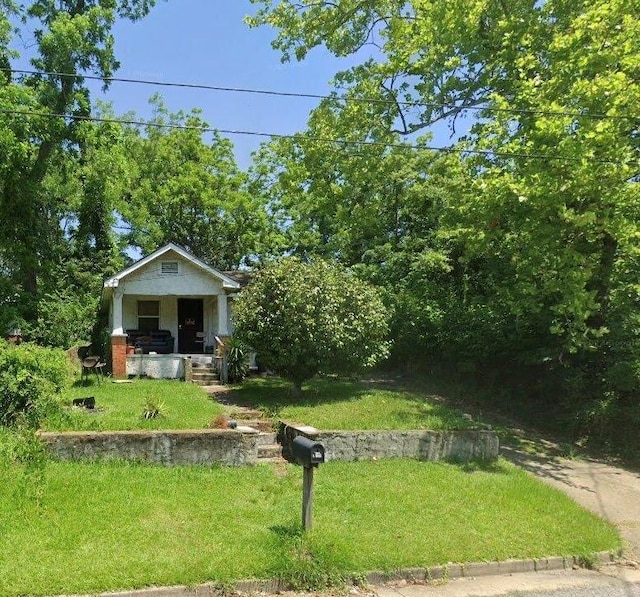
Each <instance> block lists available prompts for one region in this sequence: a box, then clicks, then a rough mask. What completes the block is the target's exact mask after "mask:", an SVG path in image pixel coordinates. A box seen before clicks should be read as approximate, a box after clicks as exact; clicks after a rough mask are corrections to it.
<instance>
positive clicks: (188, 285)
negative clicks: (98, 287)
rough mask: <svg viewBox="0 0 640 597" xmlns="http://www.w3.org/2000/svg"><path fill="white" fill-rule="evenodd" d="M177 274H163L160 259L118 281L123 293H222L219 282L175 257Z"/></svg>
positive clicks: (160, 294)
mask: <svg viewBox="0 0 640 597" xmlns="http://www.w3.org/2000/svg"><path fill="white" fill-rule="evenodd" d="M176 261H178V273H177V274H163V273H162V260H160V259H159V260H156V261H152V262H151V263H148V264H147V265H145V266H143V267H141V268H140V269H139V270H137V271H135V272H133V273H132V274H131V275H129V276H127V277H126V279H124V280H122V282H121V283H120V288H121V289H122V290H124V292H125V293H126V294H140V295H148V296H166V295H173V296H185V297H188V296H202V295H215V294H222V293H223V292H224V291H223V289H222V282H221V281H220V280H216V279H215V278H213V277H212V276H210V275H207V274H205V273H204V272H203V271H202V270H201V269H200V268H199V267H196V266H195V265H193V264H192V263H190V262H188V261H185V260H184V259H182V258H177V259H176Z"/></svg>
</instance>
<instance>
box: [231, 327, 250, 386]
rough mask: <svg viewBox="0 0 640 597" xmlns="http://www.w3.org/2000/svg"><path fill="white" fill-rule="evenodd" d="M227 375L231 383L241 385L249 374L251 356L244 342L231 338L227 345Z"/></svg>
mask: <svg viewBox="0 0 640 597" xmlns="http://www.w3.org/2000/svg"><path fill="white" fill-rule="evenodd" d="M225 352H226V356H227V375H228V377H229V382H230V383H241V382H242V381H243V380H244V378H245V377H247V374H248V373H249V355H248V350H247V347H246V345H245V344H244V342H242V341H240V340H238V338H235V337H232V338H230V339H229V340H228V341H227V343H226V345H225Z"/></svg>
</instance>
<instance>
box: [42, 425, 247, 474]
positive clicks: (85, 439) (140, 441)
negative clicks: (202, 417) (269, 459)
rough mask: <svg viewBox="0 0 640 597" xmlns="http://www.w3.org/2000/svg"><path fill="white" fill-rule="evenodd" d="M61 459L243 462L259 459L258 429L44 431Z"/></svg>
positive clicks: (49, 447) (48, 441) (48, 444)
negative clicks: (250, 430)
mask: <svg viewBox="0 0 640 597" xmlns="http://www.w3.org/2000/svg"><path fill="white" fill-rule="evenodd" d="M39 437H40V438H41V439H42V440H43V442H44V443H45V446H46V447H47V449H48V450H49V452H50V453H52V454H53V455H54V456H55V457H57V458H59V459H60V460H85V459H86V460H116V459H122V460H137V461H141V462H150V463H153V464H162V465H166V466H171V465H187V464H221V465H224V466H241V465H246V464H255V463H256V461H257V459H258V434H257V432H246V433H245V432H241V431H236V430H231V429H201V430H193V431H101V432H86V431H82V432H76V431H74V432H63V433H53V432H41V433H39Z"/></svg>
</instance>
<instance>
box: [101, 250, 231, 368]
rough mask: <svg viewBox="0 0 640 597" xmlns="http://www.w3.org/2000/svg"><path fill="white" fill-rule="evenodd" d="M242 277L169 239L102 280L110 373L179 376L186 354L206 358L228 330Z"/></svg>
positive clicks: (229, 333) (226, 334) (228, 332)
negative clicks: (199, 256)
mask: <svg viewBox="0 0 640 597" xmlns="http://www.w3.org/2000/svg"><path fill="white" fill-rule="evenodd" d="M241 279H242V278H241V277H240V276H237V277H234V274H233V273H229V272H226V273H225V272H221V271H218V270H216V269H214V268H212V267H210V266H209V265H207V264H206V263H204V262H203V261H201V260H200V259H198V258H197V257H195V256H193V255H192V254H190V253H189V252H188V251H186V250H185V249H183V248H182V247H179V246H178V245H175V244H172V243H170V244H168V245H165V246H164V247H162V248H160V249H158V250H157V251H155V252H153V253H151V254H150V255H147V256H146V257H144V258H143V259H140V261H137V262H136V263H134V264H133V265H131V266H130V267H128V268H126V269H124V270H123V271H121V272H119V273H117V274H116V275H114V276H112V277H110V278H109V279H108V280H106V281H105V283H104V286H103V291H102V305H103V309H105V310H108V313H109V329H110V331H111V357H112V369H113V375H114V377H117V378H123V377H126V376H127V375H132V374H140V373H143V374H145V375H149V376H150V377H168V378H180V377H184V371H185V359H186V358H188V357H192V356H193V355H203V359H204V360H206V358H207V355H209V357H208V358H209V361H211V355H212V353H213V352H214V349H215V346H216V342H217V341H218V340H217V339H216V338H218V339H224V338H225V337H227V336H229V335H231V332H232V323H231V317H230V314H231V303H232V301H233V298H234V296H235V295H236V293H237V292H238V290H239V289H240V287H241V282H240V281H239V280H241ZM136 349H137V350H136Z"/></svg>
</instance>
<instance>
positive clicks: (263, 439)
mask: <svg viewBox="0 0 640 597" xmlns="http://www.w3.org/2000/svg"><path fill="white" fill-rule="evenodd" d="M274 444H276V434H275V433H269V432H262V433H260V434H259V435H258V446H273V445H274Z"/></svg>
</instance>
